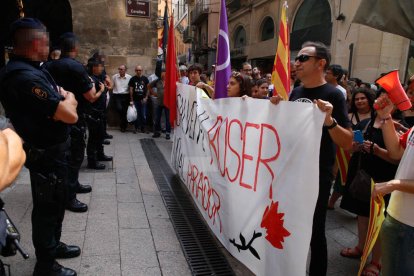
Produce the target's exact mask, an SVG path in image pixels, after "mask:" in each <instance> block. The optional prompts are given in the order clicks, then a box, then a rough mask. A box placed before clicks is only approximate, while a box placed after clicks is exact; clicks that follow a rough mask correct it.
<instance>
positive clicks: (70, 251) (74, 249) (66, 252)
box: [56, 242, 81, 259]
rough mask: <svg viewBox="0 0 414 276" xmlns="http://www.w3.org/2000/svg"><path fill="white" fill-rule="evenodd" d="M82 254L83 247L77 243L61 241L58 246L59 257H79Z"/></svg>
mask: <svg viewBox="0 0 414 276" xmlns="http://www.w3.org/2000/svg"><path fill="white" fill-rule="evenodd" d="M80 254H81V249H80V248H79V246H76V245H67V244H65V243H63V242H59V244H58V246H57V247H56V258H57V259H69V258H75V257H78V256H79V255H80Z"/></svg>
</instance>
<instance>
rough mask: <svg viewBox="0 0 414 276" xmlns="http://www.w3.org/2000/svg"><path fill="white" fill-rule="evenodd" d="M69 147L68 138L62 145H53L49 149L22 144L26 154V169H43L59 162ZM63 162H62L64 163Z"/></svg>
mask: <svg viewBox="0 0 414 276" xmlns="http://www.w3.org/2000/svg"><path fill="white" fill-rule="evenodd" d="M69 147H70V136H68V137H67V138H66V140H65V141H64V142H62V143H58V144H55V145H53V146H50V147H45V148H39V147H35V146H33V145H31V144H29V143H26V142H25V143H24V144H23V149H24V151H25V153H26V164H25V165H26V167H27V168H28V169H36V168H40V169H44V168H45V167H44V166H49V165H51V166H52V167H53V164H49V163H53V162H54V161H55V160H56V161H58V162H59V159H60V158H64V157H65V154H66V153H67V152H68V150H69ZM64 161H65V160H63V162H64Z"/></svg>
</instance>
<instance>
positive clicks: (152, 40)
mask: <svg viewBox="0 0 414 276" xmlns="http://www.w3.org/2000/svg"><path fill="white" fill-rule="evenodd" d="M70 3H71V7H72V19H73V31H74V33H76V34H77V36H78V37H79V41H80V53H79V60H80V61H86V60H87V58H88V57H89V56H90V55H91V53H92V52H93V51H95V50H96V49H99V50H102V51H103V53H104V54H105V55H106V71H107V73H108V74H109V75H112V74H115V73H117V67H118V66H119V65H120V64H126V65H127V66H128V73H129V74H131V75H134V74H135V73H134V67H135V66H136V65H142V67H143V69H144V74H146V75H150V74H152V73H154V70H155V62H156V58H157V49H158V40H157V19H158V3H157V2H155V1H148V3H149V6H150V7H149V8H150V9H149V17H135V16H127V10H126V1H119V0H117V1H114V0H95V1H82V0H70Z"/></svg>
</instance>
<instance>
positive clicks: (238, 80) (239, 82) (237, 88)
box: [227, 72, 252, 97]
mask: <svg viewBox="0 0 414 276" xmlns="http://www.w3.org/2000/svg"><path fill="white" fill-rule="evenodd" d="M251 90H252V80H251V79H250V78H249V77H248V76H247V75H244V74H242V73H240V72H233V73H232V74H231V77H230V79H229V84H228V85H227V96H228V97H243V96H249V97H250V96H251Z"/></svg>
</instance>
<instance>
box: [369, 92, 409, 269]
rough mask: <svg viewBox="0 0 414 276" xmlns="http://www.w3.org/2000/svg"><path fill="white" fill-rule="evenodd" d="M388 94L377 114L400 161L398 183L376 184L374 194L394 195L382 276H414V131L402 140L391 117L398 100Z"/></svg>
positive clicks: (383, 244) (391, 151)
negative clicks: (413, 213) (413, 212)
mask: <svg viewBox="0 0 414 276" xmlns="http://www.w3.org/2000/svg"><path fill="white" fill-rule="evenodd" d="M387 88H388V89H389V90H387V93H388V94H392V93H394V95H395V93H401V91H395V88H390V87H387ZM397 89H399V88H397ZM388 94H383V95H381V96H380V97H379V98H378V99H377V100H376V106H377V113H378V117H379V120H380V123H381V130H382V133H383V137H384V142H385V146H386V148H387V150H388V155H389V157H390V158H392V159H396V160H399V159H401V161H400V164H399V166H398V169H397V173H396V175H395V179H393V180H390V181H387V182H383V183H376V185H375V187H374V190H373V192H372V197H373V198H374V199H377V198H378V197H380V196H384V195H386V194H390V193H391V199H390V202H389V205H388V208H387V213H388V215H387V217H386V218H385V221H384V223H383V225H382V228H381V233H380V235H381V249H382V271H381V273H382V274H381V275H384V276H388V275H414V251H413V250H412V249H413V247H414V216H413V215H412V211H413V209H414V170H413V168H414V128H413V127H412V128H411V129H409V130H408V131H407V132H405V133H404V134H403V135H401V136H399V135H398V134H397V132H396V130H395V127H394V123H393V121H392V117H391V112H392V110H393V102H394V101H392V99H394V100H395V99H396V98H395V97H394V98H393V97H391V96H388ZM399 96H401V95H399ZM397 98H398V97H397ZM400 99H401V98H400ZM408 103H409V104H407V102H406V101H405V107H407V106H408V108H410V107H411V102H409V101H408ZM394 104H395V102H394ZM397 107H399V106H398V104H397Z"/></svg>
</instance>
